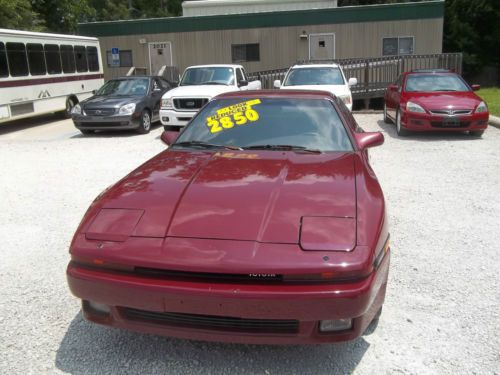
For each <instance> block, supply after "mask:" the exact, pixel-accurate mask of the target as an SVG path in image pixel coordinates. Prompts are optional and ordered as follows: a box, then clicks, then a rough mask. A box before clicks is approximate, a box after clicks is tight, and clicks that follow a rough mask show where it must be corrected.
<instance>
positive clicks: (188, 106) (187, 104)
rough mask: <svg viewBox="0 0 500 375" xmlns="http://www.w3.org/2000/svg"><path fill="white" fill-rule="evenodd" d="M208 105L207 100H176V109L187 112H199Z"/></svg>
mask: <svg viewBox="0 0 500 375" xmlns="http://www.w3.org/2000/svg"><path fill="white" fill-rule="evenodd" d="M207 103H208V99H207V98H189V99H174V107H175V108H177V109H183V110H186V111H191V110H198V109H200V108H201V107H203V106H204V105H205V104H207Z"/></svg>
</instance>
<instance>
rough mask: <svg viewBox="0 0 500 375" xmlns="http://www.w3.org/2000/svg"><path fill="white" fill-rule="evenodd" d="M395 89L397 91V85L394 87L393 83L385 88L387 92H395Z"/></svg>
mask: <svg viewBox="0 0 500 375" xmlns="http://www.w3.org/2000/svg"><path fill="white" fill-rule="evenodd" d="M397 89H398V85H395V84H394V83H392V84H390V85H389V86H388V87H387V90H389V91H397Z"/></svg>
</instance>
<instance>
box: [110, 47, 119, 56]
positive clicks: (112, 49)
mask: <svg viewBox="0 0 500 375" xmlns="http://www.w3.org/2000/svg"><path fill="white" fill-rule="evenodd" d="M119 53H120V50H119V49H118V48H116V47H113V48H111V54H112V55H118V54H119Z"/></svg>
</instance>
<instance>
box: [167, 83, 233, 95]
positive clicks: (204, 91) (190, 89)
mask: <svg viewBox="0 0 500 375" xmlns="http://www.w3.org/2000/svg"><path fill="white" fill-rule="evenodd" d="M230 91H236V88H235V87H234V86H224V85H199V86H197V85H193V86H179V87H176V88H175V89H172V90H169V91H167V92H166V93H165V95H164V96H163V98H173V97H182V98H213V97H214V96H217V95H219V94H222V93H224V92H230Z"/></svg>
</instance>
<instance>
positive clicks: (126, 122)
mask: <svg viewBox="0 0 500 375" xmlns="http://www.w3.org/2000/svg"><path fill="white" fill-rule="evenodd" d="M71 118H72V119H73V123H74V124H75V126H76V128H78V129H83V130H114V129H116V130H118V129H120V130H122V129H137V128H138V127H139V126H140V125H141V123H140V113H137V114H136V113H133V114H132V115H126V116H82V115H72V116H71Z"/></svg>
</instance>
